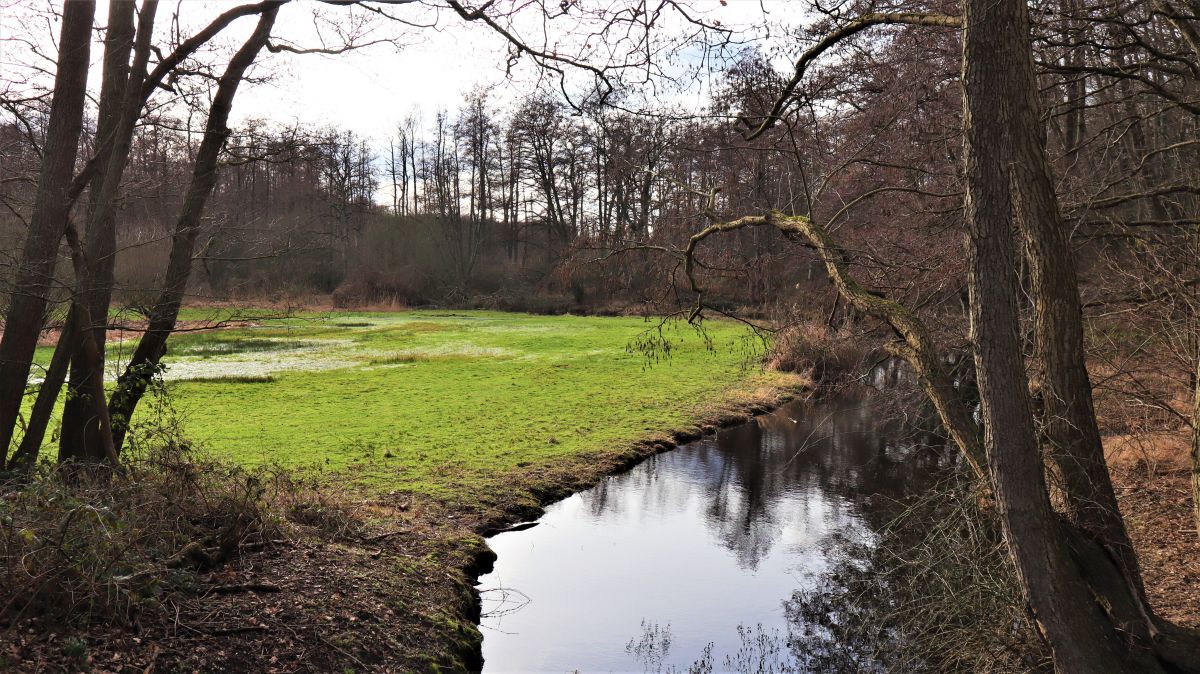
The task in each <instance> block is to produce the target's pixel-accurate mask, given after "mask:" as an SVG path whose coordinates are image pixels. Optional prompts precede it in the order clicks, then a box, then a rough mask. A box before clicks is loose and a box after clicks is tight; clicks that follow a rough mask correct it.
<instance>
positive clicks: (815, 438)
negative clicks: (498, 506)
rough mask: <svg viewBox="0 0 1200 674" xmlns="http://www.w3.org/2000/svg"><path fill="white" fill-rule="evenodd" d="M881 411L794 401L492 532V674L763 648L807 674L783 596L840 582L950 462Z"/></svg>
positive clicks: (486, 648) (636, 663) (485, 624)
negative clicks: (858, 550) (853, 559)
mask: <svg viewBox="0 0 1200 674" xmlns="http://www.w3.org/2000/svg"><path fill="white" fill-rule="evenodd" d="M882 416H884V415H883V414H882V413H881V412H880V410H879V409H877V408H876V406H875V405H874V404H872V403H871V402H870V401H869V400H868V401H862V400H834V401H826V402H821V403H815V404H814V403H806V402H802V401H797V402H793V403H790V404H788V405H786V406H784V407H782V408H780V409H779V410H777V411H775V412H773V413H771V414H767V415H763V416H760V417H757V418H756V419H754V420H752V421H750V422H747V423H745V424H741V425H738V426H733V427H730V428H727V429H724V430H722V431H720V432H719V433H717V434H716V435H715V436H711V437H706V438H703V439H701V440H698V441H695V442H692V443H688V444H686V445H683V446H680V447H679V448H677V449H675V450H673V451H670V452H666V453H664V454H660V455H657V456H654V457H651V458H649V459H647V460H646V461H645V462H643V463H641V464H639V465H637V466H636V467H634V468H633V469H632V470H630V471H628V472H626V473H623V474H620V475H615V476H611V477H608V478H606V479H605V480H603V481H602V482H601V483H600V484H598V485H596V486H595V487H593V488H591V489H588V490H586V491H583V492H580V493H578V494H575V495H573V496H571V497H569V498H567V499H565V500H563V501H560V502H558V503H555V504H553V505H551V506H549V507H548V508H547V509H546V512H545V514H544V515H543V516H542V517H541V519H540V520H538V524H537V526H534V527H532V528H529V529H526V530H522V531H513V532H505V533H501V534H497V535H496V536H493V537H492V538H490V539H489V541H488V544H489V545H490V546H491V548H492V549H493V550H494V551H495V552H496V554H497V555H498V558H497V561H496V564H495V567H494V569H493V571H492V572H491V573H489V574H486V575H484V576H482V577H480V579H479V589H480V591H481V597H482V599H483V612H484V616H483V620H482V621H481V628H482V631H483V635H484V639H483V657H484V672H487V673H490V674H509V673H511V674H516V673H518V672H519V673H521V674H533V673H535V672H555V673H562V672H582V673H584V674H592V673H597V672H670V671H678V672H687V671H688V670H689V667H693V663H696V662H697V661H698V660H700V661H701V664H700V665H699V669H695V670H694V671H726V670H727V669H731V670H733V671H739V670H742V669H746V670H748V671H753V670H754V669H755V666H746V667H745V668H744V667H743V666H742V665H741V664H738V663H743V664H745V663H746V662H749V661H751V660H755V659H756V658H759V659H760V660H761V656H763V654H762V653H757V654H756V653H753V652H750V651H754V650H757V651H767V650H770V651H773V654H772V655H771V657H772V658H774V659H775V660H776V661H778V662H780V663H784V664H780V665H778V667H779V669H776V670H773V671H803V670H802V668H798V669H797V665H795V664H794V663H796V662H802V660H803V658H802V657H801V658H800V659H796V657H795V656H796V655H798V654H800V655H802V652H803V650H804V648H805V646H806V644H805V642H804V640H803V638H802V637H801V636H799V635H802V634H803V633H804V631H803V630H798V629H797V627H798V626H797V625H796V623H795V621H796V618H795V617H794V616H793V617H792V618H791V619H790V620H789V618H788V613H787V612H786V611H785V602H786V601H787V600H788V599H789V598H790V597H791V596H792V594H793V592H795V591H797V590H804V589H806V588H813V587H816V586H818V585H819V584H822V583H829V582H832V581H831V579H830V574H829V570H830V568H831V565H832V564H833V562H834V561H836V560H837V559H839V558H840V557H839V556H840V555H842V554H843V553H846V552H847V551H850V550H853V549H854V547H855V546H856V545H862V544H866V545H870V544H871V542H872V540H873V538H874V532H875V531H876V530H877V529H878V527H879V526H881V525H882V524H883V523H884V522H886V520H887V518H888V516H889V513H890V512H892V511H893V510H894V509H895V507H896V499H900V498H902V497H903V496H905V495H906V494H909V493H912V492H913V491H914V490H917V489H921V488H922V486H923V485H924V484H926V483H927V482H928V480H929V479H931V478H930V477H929V476H930V475H932V474H933V473H935V472H936V466H937V465H938V464H939V462H940V461H941V457H942V454H941V452H939V451H937V450H935V449H933V448H930V447H927V446H925V445H923V444H922V443H920V442H916V441H915V440H914V438H913V437H912V436H911V434H908V433H906V432H905V431H904V430H903V429H902V427H901V425H900V424H897V423H887V422H884V421H881V417H882ZM748 649H749V650H748ZM705 660H707V662H708V663H709V664H711V665H712V667H713V669H711V670H705V669H704V665H703V661H705ZM789 662H790V663H793V664H790V665H789V664H786V663H789ZM773 666H774V665H773ZM787 667H791V668H792V669H786V668H787ZM757 668H758V670H760V671H768V670H767V668H766V667H764V666H757Z"/></svg>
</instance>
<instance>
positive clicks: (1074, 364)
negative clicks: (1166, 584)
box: [1009, 48, 1141, 587]
mask: <svg viewBox="0 0 1200 674" xmlns="http://www.w3.org/2000/svg"><path fill="white" fill-rule="evenodd" d="M1025 54H1026V57H1025V58H1023V59H1021V62H1020V63H1018V64H1014V66H1015V67H1014V70H1013V71H1012V72H1011V73H1010V75H1011V77H1012V78H1013V84H1012V87H1013V91H1014V95H1015V98H1014V100H1013V101H1012V107H1013V114H1014V119H1013V120H1012V127H1011V128H1012V132H1011V134H1012V135H1011V139H1010V141H1009V142H1010V143H1011V146H1012V148H1013V151H1014V158H1013V164H1012V165H1013V168H1014V173H1015V176H1014V180H1015V183H1014V190H1015V194H1016V197H1017V202H1016V215H1017V220H1018V222H1019V224H1020V226H1021V230H1022V232H1023V234H1024V238H1025V245H1026V249H1027V251H1028V256H1029V262H1030V271H1031V277H1032V282H1033V296H1034V297H1035V302H1036V306H1035V310H1036V315H1037V327H1036V333H1037V349H1038V354H1039V355H1040V356H1041V361H1042V373H1043V381H1042V394H1043V400H1044V403H1045V408H1044V415H1043V433H1044V435H1045V439H1046V441H1047V444H1048V445H1049V450H1050V456H1051V457H1052V458H1053V460H1054V462H1055V465H1056V467H1057V472H1058V478H1059V486H1061V488H1062V493H1063V496H1064V501H1065V505H1066V513H1067V515H1068V517H1069V518H1070V519H1071V520H1072V522H1073V523H1074V524H1075V525H1076V526H1078V527H1080V528H1081V529H1083V530H1084V531H1087V532H1089V533H1091V534H1093V535H1095V536H1096V537H1097V538H1098V539H1099V540H1100V541H1102V542H1103V544H1104V545H1105V546H1107V547H1109V548H1110V549H1111V550H1112V551H1113V553H1114V554H1115V555H1116V556H1117V558H1118V559H1119V560H1120V561H1121V563H1122V565H1123V566H1124V567H1125V568H1126V570H1127V571H1128V573H1129V576H1130V578H1133V579H1137V581H1136V583H1137V584H1138V585H1139V587H1140V583H1141V581H1140V577H1141V576H1140V573H1139V572H1138V564H1137V556H1136V555H1135V554H1134V551H1133V545H1132V543H1131V542H1130V540H1129V534H1128V532H1127V531H1126V530H1125V523H1124V520H1122V518H1121V513H1120V510H1119V509H1118V507H1117V497H1116V492H1115V491H1114V490H1113V486H1112V481H1111V479H1110V477H1109V473H1108V467H1107V464H1106V462H1105V459H1104V447H1103V445H1102V444H1101V440H1100V429H1099V427H1098V426H1097V424H1096V413H1095V409H1094V407H1093V403H1092V383H1091V380H1090V378H1089V377H1088V371H1087V362H1086V352H1085V351H1084V343H1083V314H1082V310H1081V307H1080V302H1079V282H1078V279H1077V277H1076V273H1075V255H1074V251H1073V250H1072V249H1071V243H1070V240H1069V237H1068V234H1067V229H1066V227H1065V226H1064V223H1063V221H1062V216H1061V213H1060V211H1059V207H1058V197H1057V195H1056V194H1055V191H1054V184H1053V180H1052V179H1051V174H1050V165H1049V163H1048V162H1047V160H1046V154H1045V139H1044V137H1043V133H1042V125H1041V120H1040V117H1039V114H1038V109H1037V107H1038V106H1037V95H1038V89H1037V80H1036V76H1035V75H1034V71H1033V55H1032V51H1030V50H1029V49H1028V48H1027V49H1025ZM1016 92H1022V93H1020V94H1017V93H1016Z"/></svg>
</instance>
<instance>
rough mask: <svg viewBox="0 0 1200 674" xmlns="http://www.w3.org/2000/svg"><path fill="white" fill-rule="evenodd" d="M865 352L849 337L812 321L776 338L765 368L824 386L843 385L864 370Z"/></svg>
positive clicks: (797, 325) (782, 330)
mask: <svg viewBox="0 0 1200 674" xmlns="http://www.w3.org/2000/svg"><path fill="white" fill-rule="evenodd" d="M865 359H866V349H865V348H864V347H863V346H862V344H861V343H860V342H859V341H858V340H855V339H854V338H853V337H852V336H850V335H848V334H842V333H838V332H835V331H833V330H831V329H829V328H828V327H826V326H825V325H824V324H822V323H819V322H815V321H803V322H798V323H793V324H791V325H788V326H786V327H784V328H782V329H780V330H779V331H778V332H777V333H776V334H775V337H774V339H773V340H772V343H771V348H770V350H769V351H768V352H767V365H768V366H769V367H772V368H774V369H776V370H780V371H782V372H798V373H807V374H808V375H809V377H811V378H812V380H813V381H815V382H818V383H823V384H836V383H845V382H847V381H848V380H850V379H853V378H856V377H859V376H860V375H861V374H862V373H863V371H864V370H865V368H866V365H865V363H864V361H865Z"/></svg>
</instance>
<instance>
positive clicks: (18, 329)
mask: <svg viewBox="0 0 1200 674" xmlns="http://www.w3.org/2000/svg"><path fill="white" fill-rule="evenodd" d="M95 14H96V3H95V2H94V0H70V1H69V2H65V3H64V5H63V22H62V31H61V33H60V35H59V42H58V45H59V49H58V71H57V72H56V73H55V75H54V100H53V101H52V102H51V104H50V120H49V123H48V126H47V130H46V146H45V154H44V156H43V157H42V166H41V171H40V173H39V176H38V187H37V193H36V195H35V197H34V205H33V213H32V216H31V218H30V221H29V233H28V234H27V235H26V238H25V248H24V251H23V253H22V257H21V264H20V266H19V267H18V269H17V274H16V281H15V285H14V286H13V290H12V293H11V297H10V299H9V304H8V311H7V312H5V314H4V336H3V337H2V338H0V464H3V463H5V461H6V460H7V457H8V446H9V443H11V442H12V438H13V433H14V430H15V426H16V421H17V415H18V414H19V413H20V409H21V402H22V400H23V399H24V397H25V386H26V382H27V380H28V378H29V370H30V368H31V367H32V364H33V352H34V349H35V348H36V347H37V339H38V334H39V333H40V332H41V329H42V321H43V318H44V314H45V311H46V305H47V302H48V300H49V297H48V296H49V292H50V288H51V286H52V285H53V282H54V267H55V261H56V258H57V254H58V246H59V243H60V242H61V241H62V237H63V231H64V228H65V227H66V223H67V217H68V215H69V212H70V209H71V202H72V200H71V199H70V198H69V195H68V192H69V190H70V186H71V175H72V173H73V171H74V169H75V160H76V158H77V157H78V152H79V133H80V131H81V130H82V128H83V105H84V99H85V94H86V93H87V73H88V65H89V59H90V58H91V46H92V43H91V38H92V34H91V31H92V19H93V18H94V16H95Z"/></svg>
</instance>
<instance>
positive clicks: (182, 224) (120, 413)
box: [109, 5, 279, 451]
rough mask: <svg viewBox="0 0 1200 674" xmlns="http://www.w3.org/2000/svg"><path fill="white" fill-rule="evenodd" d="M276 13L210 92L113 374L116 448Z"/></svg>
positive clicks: (157, 348)
mask: <svg viewBox="0 0 1200 674" xmlns="http://www.w3.org/2000/svg"><path fill="white" fill-rule="evenodd" d="M278 12H279V7H278V5H272V6H269V7H267V8H266V9H264V10H263V12H262V14H261V16H260V17H259V20H258V25H257V26H256V27H255V29H254V32H253V33H252V34H251V35H250V37H249V38H247V39H246V42H245V44H243V45H242V46H241V48H239V49H238V51H237V53H236V54H234V56H233V58H232V59H231V60H230V62H229V66H228V67H227V68H226V69H225V73H224V74H223V75H221V79H220V81H219V84H218V85H217V93H216V95H215V96H214V97H213V102H212V105H211V106H210V108H209V113H208V121H207V122H206V124H205V129H204V139H203V140H202V141H201V143H200V150H199V152H198V153H197V154H196V163H195V166H194V167H193V170H192V180H191V184H190V185H189V186H188V191H187V195H186V196H185V198H184V201H183V206H182V207H181V209H180V212H179V219H178V220H177V221H176V223H175V233H174V235H173V237H172V241H171V256H170V260H169V261H168V263H167V273H166V277H165V279H164V280H163V287H162V290H161V292H160V294H159V297H158V300H157V301H156V302H155V304H154V307H153V308H152V309H151V311H150V325H149V326H148V328H147V330H146V332H145V333H143V334H142V338H141V340H139V341H138V345H137V348H136V349H135V350H134V352H133V356H132V357H131V358H130V361H129V364H128V365H127V366H126V368H125V371H124V372H123V373H122V374H121V376H120V378H118V380H117V389H116V391H114V392H113V394H112V398H111V399H110V401H109V412H110V416H111V417H112V426H113V444H114V445H115V447H116V449H117V450H118V451H120V449H121V446H122V445H123V444H124V441H125V434H126V433H127V432H128V429H129V421H130V418H131V417H132V416H133V412H134V410H135V409H136V408H137V405H138V402H139V401H140V400H141V397H142V395H143V394H144V393H145V392H146V387H147V386H148V385H149V382H150V379H151V378H152V377H153V375H154V373H155V372H156V371H157V370H158V367H159V363H160V362H161V360H162V357H163V355H164V354H165V353H166V347H167V337H169V336H170V334H171V332H172V331H174V329H175V322H176V320H177V319H178V317H179V307H180V305H181V304H182V303H183V297H184V294H185V292H186V291H187V284H188V279H189V278H190V277H191V273H192V257H193V255H194V254H195V249H196V239H197V237H198V236H199V234H200V219H201V216H202V215H203V214H204V207H205V204H206V203H207V202H208V198H209V196H210V195H211V194H212V191H213V187H214V185H216V181H217V159H218V158H219V157H220V154H221V148H222V147H223V146H224V145H225V141H226V139H228V137H229V128H228V122H229V113H230V110H231V109H232V108H233V98H234V95H235V94H236V93H237V89H238V85H239V84H241V81H242V78H243V76H244V75H245V74H246V69H247V68H249V67H250V65H251V64H252V63H253V62H254V59H255V58H256V57H257V56H258V53H259V52H260V51H261V50H262V48H263V47H264V46H265V45H266V43H267V39H268V38H269V37H270V34H271V27H272V26H273V25H274V24H275V16H276V14H278Z"/></svg>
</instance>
